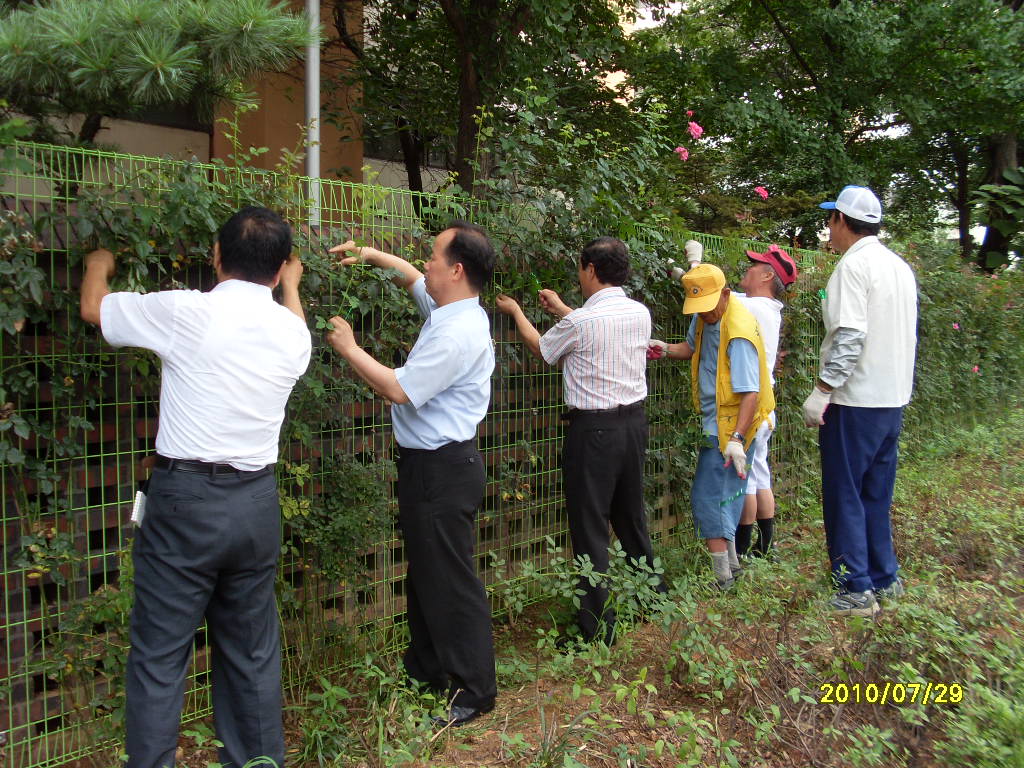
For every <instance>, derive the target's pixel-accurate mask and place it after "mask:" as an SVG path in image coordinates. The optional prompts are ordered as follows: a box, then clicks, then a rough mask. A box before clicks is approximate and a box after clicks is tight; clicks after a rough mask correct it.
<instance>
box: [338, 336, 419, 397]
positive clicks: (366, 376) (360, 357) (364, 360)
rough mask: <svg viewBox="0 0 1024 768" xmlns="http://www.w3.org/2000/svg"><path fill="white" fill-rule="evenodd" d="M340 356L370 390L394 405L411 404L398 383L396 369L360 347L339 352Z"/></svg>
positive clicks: (352, 347)
mask: <svg viewBox="0 0 1024 768" xmlns="http://www.w3.org/2000/svg"><path fill="white" fill-rule="evenodd" d="M338 354H340V355H341V356H342V357H344V358H345V360H346V361H348V364H349V365H351V366H352V370H354V371H355V372H356V374H357V375H358V376H359V378H361V379H362V380H363V381H365V382H366V383H367V384H369V385H370V388H371V389H373V391H374V392H376V393H377V394H378V395H380V396H381V397H385V398H387V399H388V400H390V401H391V402H393V403H399V404H401V403H408V402H409V396H408V395H406V394H405V390H404V389H402V385H401V384H400V383H399V382H398V377H397V376H395V370H394V368H388V367H387V366H386V365H384V364H383V363H379V362H377V361H376V360H374V359H373V357H371V356H370V353H369V352H367V351H366V350H364V349H363V348H362V347H359V346H351V347H347V348H346V349H344V350H338Z"/></svg>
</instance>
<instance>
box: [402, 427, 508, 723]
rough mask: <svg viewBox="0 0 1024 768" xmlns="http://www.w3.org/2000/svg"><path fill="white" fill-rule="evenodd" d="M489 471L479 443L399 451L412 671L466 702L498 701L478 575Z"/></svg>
mask: <svg viewBox="0 0 1024 768" xmlns="http://www.w3.org/2000/svg"><path fill="white" fill-rule="evenodd" d="M486 475H487V473H486V471H485V470H484V466H483V461H482V460H481V458H480V453H479V451H477V448H476V441H475V440H470V441H467V442H465V443H450V444H449V445H446V446H444V447H442V448H439V449H437V450H436V451H421V450H409V449H407V448H402V449H401V456H400V458H399V461H398V510H399V521H400V523H401V526H402V540H403V541H404V543H405V552H406V555H407V557H408V558H409V571H408V575H407V576H406V579H405V585H406V586H405V597H406V604H407V606H408V608H407V611H408V618H409V647H408V649H407V650H406V652H405V658H404V662H405V669H406V672H408V673H409V676H410V677H412V678H413V679H414V680H418V681H419V682H421V683H426V684H427V685H429V686H430V687H431V688H433V689H434V690H436V691H437V692H438V693H442V694H445V695H447V696H448V697H449V699H451V700H452V702H453V703H454V704H456V705H458V706H460V707H473V708H477V709H487V708H489V707H492V706H494V698H495V696H496V695H497V683H496V680H495V670H494V641H493V638H492V636H491V606H490V603H489V602H488V600H487V592H486V591H485V590H484V586H483V584H482V583H481V582H480V578H479V577H478V576H477V574H476V563H475V561H474V559H473V550H474V547H475V545H476V513H477V509H479V507H480V502H481V501H482V500H483V495H484V485H485V484H486V480H487V477H486Z"/></svg>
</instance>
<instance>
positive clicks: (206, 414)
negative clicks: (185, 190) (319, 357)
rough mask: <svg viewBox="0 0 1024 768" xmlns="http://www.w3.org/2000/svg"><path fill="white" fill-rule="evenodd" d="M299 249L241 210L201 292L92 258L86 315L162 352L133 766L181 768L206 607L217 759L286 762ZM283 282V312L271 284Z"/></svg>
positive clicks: (227, 228) (139, 617)
mask: <svg viewBox="0 0 1024 768" xmlns="http://www.w3.org/2000/svg"><path fill="white" fill-rule="evenodd" d="M291 250H292V235H291V228H290V227H289V226H288V224H287V223H286V222H285V221H284V220H283V219H282V218H281V217H280V216H278V215H277V214H276V213H274V212H273V211H269V210H267V209H266V208H256V207H248V208H244V209H242V210H241V211H239V212H238V213H236V214H235V215H234V216H232V217H231V218H230V219H229V220H228V221H227V222H226V223H225V224H224V226H223V227H221V230H220V232H219V234H218V237H217V243H216V244H215V245H214V248H213V265H214V268H215V269H216V272H217V280H218V282H217V285H216V287H215V288H214V289H213V290H212V291H209V292H207V293H202V292H200V291H161V292H159V293H149V294H138V293H111V292H110V288H109V285H108V282H109V280H110V278H111V277H112V276H113V274H114V271H115V263H114V255H113V254H112V253H111V252H110V251H107V250H98V251H93V252H92V253H90V254H89V255H88V256H86V258H85V275H84V277H83V280H82V307H81V313H82V317H83V319H85V320H86V321H88V322H91V323H96V324H99V326H100V328H101V330H102V332H103V336H104V338H105V339H106V340H107V341H108V342H110V343H111V344H112V345H113V346H115V347H120V346H135V347H143V348H146V349H151V350H153V351H154V352H156V354H157V355H158V356H159V357H160V360H161V362H162V374H161V388H160V426H159V429H158V431H157V437H156V450H157V454H158V455H157V461H156V465H155V468H154V470H153V473H152V476H151V477H150V480H149V486H148V495H147V500H146V506H145V516H144V518H143V519H141V520H140V521H139V527H138V529H137V531H136V533H135V540H134V544H133V548H132V561H133V564H134V569H135V601H134V604H133V607H132V616H131V650H130V652H129V654H128V666H127V670H126V683H125V688H126V695H127V702H126V706H125V718H126V727H127V739H126V743H125V751H126V752H127V755H128V762H127V765H128V768H168V767H169V766H173V765H174V756H175V750H176V748H177V744H178V724H179V722H180V719H181V706H182V702H183V696H184V690H185V673H186V671H187V668H188V664H189V658H190V655H191V652H192V643H193V640H194V638H195V633H196V629H197V628H198V627H199V625H200V623H201V622H202V621H203V618H204V617H205V619H206V623H207V628H208V631H209V636H210V645H211V648H212V657H211V673H212V681H213V710H214V721H215V724H216V733H217V739H218V740H219V741H220V742H222V744H223V746H222V747H221V748H220V762H221V763H222V764H223V765H225V766H231V768H241V766H243V765H245V763H246V762H248V761H249V760H252V759H253V758H257V757H261V756H267V757H270V758H272V759H274V760H275V761H276V762H277V763H278V765H281V764H283V760H284V734H283V728H282V723H281V658H280V654H281V639H280V631H279V627H278V617H277V603H276V601H275V597H274V579H275V576H276V573H277V558H278V553H279V551H280V546H281V523H280V507H279V504H278V495H277V482H276V479H275V476H274V463H275V462H276V461H277V454H278V436H279V433H280V429H281V422H282V420H283V419H284V409H285V404H286V403H287V400H288V396H289V394H290V393H291V390H292V387H293V385H294V384H295V382H296V381H297V380H298V378H299V377H300V376H301V375H302V374H303V372H304V371H305V370H306V366H307V364H308V363H309V355H310V336H309V330H308V329H307V328H306V323H305V317H304V315H303V312H302V307H301V305H300V303H299V293H298V287H299V281H300V279H301V277H302V264H301V263H300V262H299V260H298V259H297V258H294V257H290V256H291ZM279 284H280V286H281V288H282V293H283V303H284V306H282V305H280V304H278V303H277V302H275V301H274V299H273V296H272V294H271V291H272V290H273V289H274V288H275V287H276V286H277V285H279Z"/></svg>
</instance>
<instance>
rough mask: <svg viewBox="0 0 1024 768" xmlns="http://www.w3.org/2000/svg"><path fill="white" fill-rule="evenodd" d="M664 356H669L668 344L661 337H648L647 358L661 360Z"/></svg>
mask: <svg viewBox="0 0 1024 768" xmlns="http://www.w3.org/2000/svg"><path fill="white" fill-rule="evenodd" d="M663 357H668V344H666V343H665V342H664V341H662V340H661V339H648V340H647V359H648V360H661V358H663Z"/></svg>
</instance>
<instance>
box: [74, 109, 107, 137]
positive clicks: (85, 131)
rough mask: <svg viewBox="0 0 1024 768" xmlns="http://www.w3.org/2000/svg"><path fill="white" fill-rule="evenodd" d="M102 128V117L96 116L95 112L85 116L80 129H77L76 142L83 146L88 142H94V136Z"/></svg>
mask: <svg viewBox="0 0 1024 768" xmlns="http://www.w3.org/2000/svg"><path fill="white" fill-rule="evenodd" d="M102 127H103V115H97V114H96V113H95V112H94V113H92V114H89V115H86V116H85V122H83V123H82V127H81V128H79V129H78V140H79V141H80V142H82V143H83V144H84V143H85V142H89V143H90V144H91V143H92V142H93V141H95V139H96V134H98V133H99V132H100V129H101V128H102Z"/></svg>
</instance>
